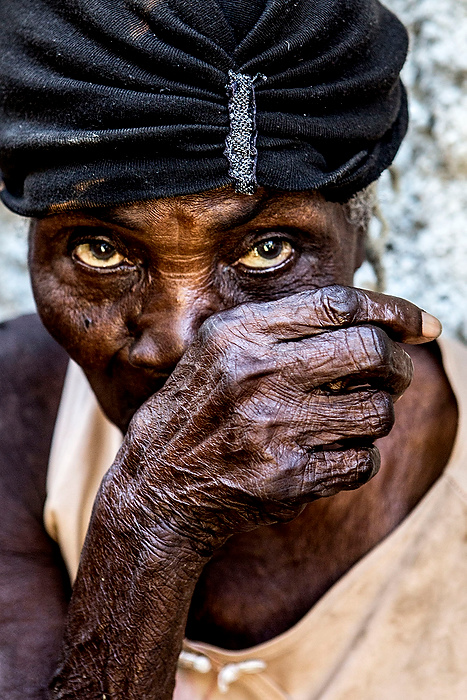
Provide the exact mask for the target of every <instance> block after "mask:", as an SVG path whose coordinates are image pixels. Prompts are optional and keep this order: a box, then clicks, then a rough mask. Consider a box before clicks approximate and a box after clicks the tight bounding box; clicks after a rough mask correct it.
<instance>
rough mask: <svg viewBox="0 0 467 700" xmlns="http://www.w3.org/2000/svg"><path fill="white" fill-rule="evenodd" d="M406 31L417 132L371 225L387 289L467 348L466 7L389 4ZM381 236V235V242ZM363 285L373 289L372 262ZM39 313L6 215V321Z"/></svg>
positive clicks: (0, 231)
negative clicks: (434, 318)
mask: <svg viewBox="0 0 467 700" xmlns="http://www.w3.org/2000/svg"><path fill="white" fill-rule="evenodd" d="M386 4H387V5H388V6H389V7H390V8H391V9H392V10H393V11H394V12H396V14H398V15H399V16H400V17H401V19H402V20H403V21H404V22H405V24H406V25H407V27H408V28H409V31H410V35H411V52H410V56H409V59H408V62H407V65H406V67H405V70H404V80H405V83H406V85H407V87H408V90H409V93H410V98H411V126H410V133H409V136H408V138H407V139H406V141H405V143H404V145H403V147H402V149H401V151H400V153H399V155H398V157H397V160H396V162H395V164H394V166H393V168H392V170H391V172H390V173H386V174H384V175H383V177H382V179H381V181H380V185H379V198H380V203H381V211H382V214H383V217H384V219H385V220H386V223H387V227H388V231H387V233H386V234H385V233H384V227H382V226H381V224H380V222H378V221H375V222H374V225H373V226H372V236H373V237H374V238H375V240H376V241H377V245H379V246H380V248H381V251H382V253H383V260H384V264H385V268H386V291H388V292H390V293H392V294H397V295H399V296H404V297H406V298H409V299H411V300H413V301H415V302H416V303H417V304H419V305H420V306H422V307H423V308H425V309H426V310H428V311H430V312H431V313H434V314H436V315H438V316H439V317H440V318H441V320H442V321H443V324H444V327H445V332H446V333H447V334H449V335H451V336H457V337H459V338H461V339H463V340H465V341H467V230H466V228H467V227H466V219H467V0H386ZM382 233H383V236H382V235H381V234H382ZM357 283H358V284H360V285H361V286H371V285H372V284H373V283H374V276H373V273H372V270H371V268H370V266H369V265H368V264H365V266H364V267H363V268H362V270H361V271H360V272H359V274H358V279H357ZM31 309H33V300H32V296H31V292H30V288H29V283H28V281H27V274H26V224H25V222H23V221H22V220H21V219H20V218H19V217H15V216H13V215H12V214H9V213H8V212H7V211H6V210H5V209H3V208H2V209H0V320H1V319H2V318H7V317H11V316H14V315H16V314H19V313H23V312H27V311H29V310H31Z"/></svg>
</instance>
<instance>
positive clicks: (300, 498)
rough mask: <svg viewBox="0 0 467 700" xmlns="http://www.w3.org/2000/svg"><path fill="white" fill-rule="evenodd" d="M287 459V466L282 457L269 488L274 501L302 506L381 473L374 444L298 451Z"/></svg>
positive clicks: (365, 481)
mask: <svg viewBox="0 0 467 700" xmlns="http://www.w3.org/2000/svg"><path fill="white" fill-rule="evenodd" d="M284 458H285V460H286V463H287V467H285V465H284V459H283V460H282V465H283V466H282V469H281V470H280V471H279V473H278V475H277V477H276V479H275V483H274V484H273V483H270V484H269V489H268V491H269V494H270V500H271V502H273V500H275V501H276V502H278V501H280V502H282V503H283V504H284V505H286V504H295V505H301V504H304V503H309V502H311V501H313V500H315V499H316V498H323V497H328V496H334V495H335V494H336V493H338V492H339V491H351V490H353V489H356V488H358V487H359V486H362V485H363V484H365V483H367V482H368V481H369V480H370V479H371V478H372V477H373V476H374V475H375V474H376V473H377V472H378V470H379V467H380V463H381V459H380V454H379V450H378V448H377V447H374V446H373V445H372V446H368V445H361V446H358V445H355V446H352V447H350V448H342V449H336V450H321V451H313V452H311V451H309V452H306V451H303V450H302V451H300V450H295V451H294V452H289V453H288V454H287V455H284ZM278 462H279V463H281V460H280V459H279V460H278ZM274 496H275V498H274Z"/></svg>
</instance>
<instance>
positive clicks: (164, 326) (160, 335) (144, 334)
mask: <svg viewBox="0 0 467 700" xmlns="http://www.w3.org/2000/svg"><path fill="white" fill-rule="evenodd" d="M190 297H192V295H188V296H187V295H181V294H178V295H177V296H176V298H173V299H167V300H166V301H165V302H162V300H160V299H159V303H157V304H154V305H152V307H151V308H148V307H146V308H145V309H144V310H143V313H142V314H141V315H140V316H139V318H138V320H137V321H136V323H134V324H132V326H133V327H132V329H131V332H132V335H133V337H134V341H133V343H132V345H131V347H130V351H129V360H130V363H131V364H132V365H133V366H135V367H144V368H146V369H152V370H156V371H161V372H171V371H172V370H173V369H174V367H175V365H176V364H177V363H178V361H179V360H180V358H181V357H182V355H183V354H184V352H185V351H186V350H187V348H188V347H189V345H190V344H191V343H192V342H193V340H194V339H195V337H196V333H197V331H198V329H199V327H200V326H201V324H202V323H203V321H204V320H205V319H206V318H208V316H210V315H211V314H212V313H215V311H216V310H219V309H216V308H214V306H213V304H212V300H207V299H205V300H203V299H200V298H199V297H198V298H197V299H193V298H190Z"/></svg>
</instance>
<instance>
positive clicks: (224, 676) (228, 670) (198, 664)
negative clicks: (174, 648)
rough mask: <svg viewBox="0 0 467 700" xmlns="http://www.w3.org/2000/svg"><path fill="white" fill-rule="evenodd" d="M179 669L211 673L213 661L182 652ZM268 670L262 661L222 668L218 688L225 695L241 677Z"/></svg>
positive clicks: (201, 655)
mask: <svg viewBox="0 0 467 700" xmlns="http://www.w3.org/2000/svg"><path fill="white" fill-rule="evenodd" d="M178 666H179V668H185V669H188V670H190V671H197V672H198V673H209V671H211V670H213V669H212V663H211V660H210V659H208V657H207V656H204V654H194V653H193V652H190V651H182V652H180V656H179V658H178ZM265 668H266V662H265V661H262V660H261V659H247V660H246V661H238V662H236V663H231V664H225V665H224V666H221V668H220V669H219V671H218V673H217V687H218V689H219V692H220V693H222V694H223V695H224V694H225V693H227V692H228V690H229V687H230V686H231V685H232V683H234V682H235V681H236V680H238V679H239V678H240V676H242V675H244V674H249V673H260V672H261V671H264V669H265Z"/></svg>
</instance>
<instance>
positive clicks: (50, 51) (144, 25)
mask: <svg viewBox="0 0 467 700" xmlns="http://www.w3.org/2000/svg"><path fill="white" fill-rule="evenodd" d="M406 51H407V35H406V32H405V30H404V28H403V27H402V25H401V24H400V23H399V21H398V20H397V19H396V18H395V17H394V15H393V14H391V13H390V12H389V11H388V10H387V9H385V8H384V7H383V6H382V5H380V4H379V3H378V2H377V1H376V0H1V2H0V55H1V62H0V169H1V173H2V178H3V182H4V185H3V191H2V195H1V196H2V199H3V201H4V203H5V204H6V205H7V206H8V207H10V208H11V209H13V211H16V212H18V213H20V214H24V215H28V216H37V215H42V214H44V213H47V212H50V211H60V210H66V209H73V208H77V207H94V206H113V205H118V204H123V203H130V202H135V201H141V200H145V199H150V198H153V197H164V196H172V195H180V194H187V193H194V192H201V191H204V190H208V189H212V188H215V187H220V186H223V185H228V184H232V183H233V184H235V185H236V186H237V189H239V190H240V191H245V192H248V191H251V188H252V187H253V185H254V184H255V182H257V183H258V184H259V185H263V186H269V187H274V188H279V189H283V190H315V189H317V190H321V191H322V192H323V193H324V194H325V196H327V197H328V198H329V199H333V200H336V201H345V200H346V199H348V198H349V197H350V196H351V195H352V194H354V193H355V192H357V191H359V190H361V189H362V188H364V187H365V186H366V185H368V184H370V183H371V182H372V181H374V180H375V179H376V178H377V177H378V176H379V175H380V174H381V172H382V171H383V170H384V169H385V168H386V167H387V166H388V165H389V164H390V163H391V161H392V159H393V158H394V155H395V153H396V151H397V149H398V147H399V145H400V142H401V140H402V138H403V136H404V134H405V131H406V127H407V106H406V97H405V92H404V89H403V87H402V85H401V83H400V80H399V71H400V69H401V67H402V64H403V62H404V60H405V55H406ZM255 178H256V179H255Z"/></svg>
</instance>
